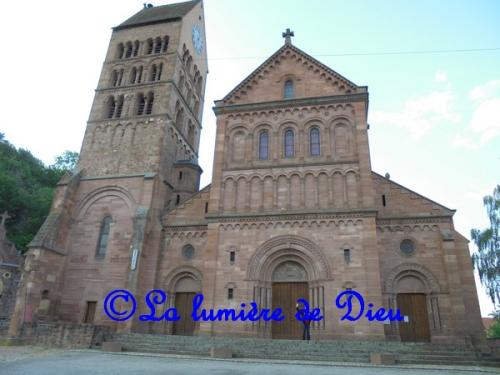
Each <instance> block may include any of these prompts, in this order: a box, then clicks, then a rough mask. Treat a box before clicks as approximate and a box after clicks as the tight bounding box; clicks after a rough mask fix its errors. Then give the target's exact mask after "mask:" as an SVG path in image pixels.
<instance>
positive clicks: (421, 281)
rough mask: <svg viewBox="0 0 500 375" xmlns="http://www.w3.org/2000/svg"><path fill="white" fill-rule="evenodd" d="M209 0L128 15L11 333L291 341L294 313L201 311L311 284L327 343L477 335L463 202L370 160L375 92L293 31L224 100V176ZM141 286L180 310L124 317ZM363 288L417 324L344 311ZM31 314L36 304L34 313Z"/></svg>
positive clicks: (114, 40) (270, 301)
mask: <svg viewBox="0 0 500 375" xmlns="http://www.w3.org/2000/svg"><path fill="white" fill-rule="evenodd" d="M204 21H205V20H204V13H203V3H202V2H201V1H191V2H187V3H180V4H173V5H167V6H159V7H148V6H146V7H145V8H144V9H143V10H141V11H140V12H139V13H137V14H136V15H134V16H132V17H131V18H130V19H128V20H126V21H125V22H124V23H122V24H120V25H119V26H117V27H115V28H114V29H113V34H112V37H111V42H110V45H109V49H108V53H107V55H106V59H105V62H104V65H103V69H102V73H101V77H100V79H99V83H98V86H97V90H96V93H95V99H94V103H93V106H92V109H91V112H90V118H89V121H88V125H87V130H86V132H85V137H84V140H83V145H82V149H81V153H80V160H79V162H78V166H77V169H76V172H75V173H74V174H68V175H67V176H65V177H64V178H63V179H62V180H61V182H60V183H59V185H58V188H57V192H56V196H55V198H54V201H53V204H52V208H51V212H50V214H49V216H48V218H47V220H46V222H45V223H44V225H43V226H42V228H41V229H40V231H39V233H38V234H37V236H36V237H35V239H34V240H33V242H32V243H31V244H30V249H29V252H28V256H27V259H26V262H25V266H24V273H23V278H22V280H21V287H20V289H19V293H18V298H17V304H16V313H15V314H14V318H13V320H12V324H11V333H15V331H16V329H18V327H19V326H20V325H21V324H22V323H23V321H24V322H32V321H36V320H38V319H48V320H59V321H70V322H75V323H93V324H98V325H108V326H111V327H112V328H114V329H116V330H118V331H124V332H130V331H132V332H149V333H158V334H182V335H228V336H241V337H262V338H287V339H294V338H298V337H299V336H300V327H299V326H298V325H297V322H296V321H294V320H292V319H291V318H287V319H286V320H285V321H284V322H282V323H279V324H278V323H272V324H271V323H264V322H256V323H248V322H239V323H238V322H215V323H212V322H210V323H209V322H202V323H196V324H195V323H194V322H192V321H191V320H190V319H189V318H187V314H188V311H189V307H190V304H191V303H192V299H193V296H194V295H195V293H200V292H201V293H203V295H204V307H205V308H229V307H232V308H236V309H238V308H239V307H240V304H241V303H248V302H250V301H255V302H257V304H258V305H259V306H260V307H261V308H276V307H281V308H283V309H284V310H285V313H286V314H287V316H290V314H293V313H294V312H295V311H294V310H295V303H296V299H297V298H306V299H307V300H308V301H309V303H310V304H311V306H312V307H319V308H321V311H322V313H323V315H324V317H325V319H324V320H323V321H321V322H316V323H313V326H312V336H313V338H316V339H344V338H345V339H364V340H402V341H430V342H435V343H450V342H469V341H471V340H472V342H478V341H480V340H481V339H482V335H483V334H482V323H481V318H480V310H479V304H478V298H477V292H476V286H475V282H474V277H473V271H472V264H471V260H470V256H469V249H468V242H467V240H466V239H465V238H464V237H463V236H461V235H460V234H459V233H458V232H457V231H455V229H454V225H453V215H454V213H455V211H454V210H451V209H449V208H447V207H444V206H442V205H440V204H438V203H436V202H434V201H432V200H430V199H428V198H426V197H423V196H421V195H419V194H417V193H415V192H413V191H411V190H409V189H407V188H405V187H403V186H401V185H399V184H397V183H395V182H393V181H391V180H390V178H388V177H383V176H381V175H379V174H377V173H375V172H373V171H372V169H371V164H370V151H369V142H368V124H367V113H368V89H367V87H366V86H358V85H356V84H354V83H353V82H351V81H350V80H348V79H347V78H345V77H343V76H341V75H340V74H338V73H337V72H335V71H334V70H332V69H331V68H329V67H327V66H325V65H323V64H322V63H320V62H319V61H317V60H316V59H314V58H313V57H311V56H309V55H308V54H307V53H305V52H304V51H302V50H300V49H299V48H297V47H296V46H294V45H293V43H292V40H291V37H292V36H293V33H292V32H290V31H289V30H287V32H285V33H284V34H283V36H284V37H285V43H284V45H283V46H282V47H281V48H279V49H278V50H277V51H276V52H275V53H274V54H273V55H272V56H271V57H269V58H268V59H267V60H266V61H265V62H264V63H263V64H262V65H261V66H259V67H258V68H257V69H256V70H255V71H254V72H252V73H251V74H250V75H249V76H248V77H246V78H245V79H244V80H243V81H242V82H241V83H240V84H239V85H238V86H236V87H235V88H234V89H233V90H232V91H231V92H230V93H228V94H227V95H226V96H225V97H224V98H223V99H221V100H219V101H216V102H215V107H214V111H215V114H216V117H217V124H216V126H217V131H216V144H215V155H214V166H213V176H212V184H211V185H209V186H207V187H205V188H203V189H201V190H200V189H199V178H200V174H201V172H202V171H201V169H200V167H199V166H198V163H197V157H198V148H199V140H200V134H201V133H200V132H201V123H202V108H203V105H204V90H205V83H206V79H207V73H208V66H207V55H206V43H205V29H204ZM113 289H127V290H129V291H131V292H132V293H133V294H134V295H135V296H136V298H137V301H138V310H139V312H140V313H146V312H147V309H146V307H145V303H143V301H144V297H145V295H146V294H147V292H148V291H150V290H152V289H162V290H164V291H166V292H167V293H168V295H169V298H168V300H167V302H166V303H165V304H164V306H163V308H164V309H166V308H169V307H176V308H177V309H178V311H179V312H180V314H181V315H182V316H183V317H186V319H182V320H181V321H179V322H176V323H167V322H158V323H143V322H140V321H139V320H138V319H137V318H136V319H132V320H129V321H127V322H125V323H117V322H113V321H111V320H110V319H109V318H108V317H107V316H106V315H105V314H104V312H103V301H104V298H105V296H106V294H107V293H108V292H109V291H111V290H113ZM344 290H356V291H358V292H360V293H361V294H362V295H363V296H364V297H365V300H366V301H367V303H368V302H371V303H373V304H374V305H375V306H376V307H385V308H393V309H395V308H399V309H400V310H401V311H402V312H403V314H404V315H405V316H408V317H409V321H408V322H403V323H399V324H398V323H390V324H383V323H374V322H368V321H367V320H366V319H361V320H360V321H358V322H356V323H352V322H346V321H341V320H340V317H341V315H342V314H341V311H339V309H337V308H336V307H335V304H334V303H335V297H336V296H337V295H338V294H339V293H340V292H342V291H344ZM20 317H23V318H20Z"/></svg>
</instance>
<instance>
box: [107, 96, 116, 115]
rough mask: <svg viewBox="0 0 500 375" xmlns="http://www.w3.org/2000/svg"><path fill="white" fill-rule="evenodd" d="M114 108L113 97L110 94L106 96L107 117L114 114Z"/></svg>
mask: <svg viewBox="0 0 500 375" xmlns="http://www.w3.org/2000/svg"><path fill="white" fill-rule="evenodd" d="M115 108H116V102H115V97H114V96H110V97H109V98H108V113H107V116H108V118H113V116H114V114H115Z"/></svg>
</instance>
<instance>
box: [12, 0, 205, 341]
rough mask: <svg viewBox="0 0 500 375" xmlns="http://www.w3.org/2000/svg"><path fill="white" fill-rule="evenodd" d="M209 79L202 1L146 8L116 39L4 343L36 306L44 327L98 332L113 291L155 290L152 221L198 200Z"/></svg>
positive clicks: (33, 251)
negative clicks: (52, 323)
mask: <svg viewBox="0 0 500 375" xmlns="http://www.w3.org/2000/svg"><path fill="white" fill-rule="evenodd" d="M207 73H208V67H207V54H206V41H205V20H204V13H203V3H202V1H201V0H194V1H189V2H184V3H178V4H169V5H164V6H158V7H155V6H152V5H151V4H146V5H145V6H144V8H143V9H142V10H140V11H139V12H138V13H136V14H135V15H133V16H132V17H130V18H129V19H127V20H126V21H124V22H123V23H121V24H120V25H118V26H116V27H114V28H113V32H112V35H111V41H110V43H109V48H108V51H107V53H106V57H105V60H104V63H103V67H102V72H101V75H100V78H99V82H98V85H97V88H96V91H95V96H94V101H93V104H92V108H91V111H90V116H89V119H88V123H87V128H86V131H85V136H84V139H83V144H82V148H81V151H80V159H79V161H78V165H77V168H76V172H75V173H74V174H73V175H71V174H68V175H67V176H65V177H64V178H63V179H62V180H61V181H60V182H59V184H58V187H57V189H56V193H55V197H54V200H53V202H52V207H51V211H50V213H49V216H48V218H47V219H46V221H45V222H44V224H43V226H42V227H41V228H40V230H39V232H38V233H37V235H36V236H35V238H34V240H33V241H32V242H31V243H30V245H29V250H28V254H27V262H26V267H25V273H24V274H23V279H22V280H21V285H20V288H19V292H18V296H17V300H16V313H15V314H14V315H15V316H17V317H18V318H16V319H14V320H13V322H12V324H11V334H14V335H15V334H16V332H17V330H18V328H19V327H20V326H21V323H22V322H25V321H34V320H36V319H37V317H38V316H41V310H40V309H41V307H43V309H44V311H49V312H50V316H49V318H50V319H60V320H65V321H72V322H77V323H81V322H86V323H95V324H103V323H104V324H107V323H109V320H106V319H105V314H104V313H103V301H104V298H105V296H106V295H107V293H108V292H109V291H110V290H113V289H121V288H126V289H128V290H129V291H131V292H132V293H134V294H135V295H136V296H137V297H138V298H141V297H142V296H144V295H145V294H146V292H147V291H148V290H150V289H153V288H154V285H155V277H156V276H155V271H156V267H157V262H158V259H159V257H160V251H161V243H162V223H161V218H162V216H163V214H164V213H165V212H166V210H169V209H171V208H173V207H174V206H175V205H177V204H180V203H182V201H183V200H185V199H187V197H189V196H191V195H192V194H193V193H194V192H196V191H198V189H199V177H200V174H201V172H202V171H201V169H200V167H199V166H198V148H199V140H200V132H201V121H202V109H203V104H204V92H205V84H206V77H207ZM35 270H36V272H35ZM40 275H48V276H47V277H40ZM42 298H43V301H42ZM42 302H43V304H42ZM23 311H25V312H26V313H22V312H23ZM89 317H92V318H91V319H90V318H89ZM89 319H90V320H91V321H89ZM135 324H138V323H137V322H132V321H130V322H128V323H127V324H126V325H122V326H120V329H122V330H125V331H128V330H131V329H136V328H135ZM137 329H139V330H140V329H142V328H137Z"/></svg>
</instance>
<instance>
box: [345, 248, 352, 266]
mask: <svg viewBox="0 0 500 375" xmlns="http://www.w3.org/2000/svg"><path fill="white" fill-rule="evenodd" d="M344 261H345V262H346V264H349V263H351V249H344Z"/></svg>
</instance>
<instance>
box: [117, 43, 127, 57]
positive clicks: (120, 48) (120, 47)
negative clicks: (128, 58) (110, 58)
mask: <svg viewBox="0 0 500 375" xmlns="http://www.w3.org/2000/svg"><path fill="white" fill-rule="evenodd" d="M124 53H125V48H124V47H123V43H120V44H118V49H117V51H116V57H117V58H119V59H123V54H124Z"/></svg>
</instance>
